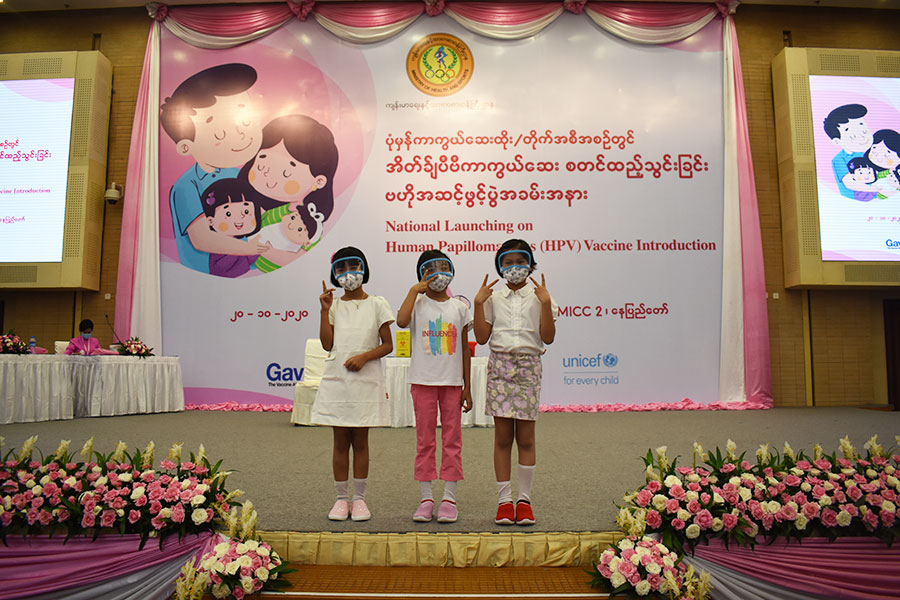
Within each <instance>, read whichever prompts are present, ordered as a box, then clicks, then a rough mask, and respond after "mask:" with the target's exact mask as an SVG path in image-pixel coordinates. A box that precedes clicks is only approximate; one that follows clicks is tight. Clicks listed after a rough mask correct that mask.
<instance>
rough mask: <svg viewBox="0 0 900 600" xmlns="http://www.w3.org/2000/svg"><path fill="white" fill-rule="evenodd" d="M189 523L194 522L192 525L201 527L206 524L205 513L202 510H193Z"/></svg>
mask: <svg viewBox="0 0 900 600" xmlns="http://www.w3.org/2000/svg"><path fill="white" fill-rule="evenodd" d="M191 521H193V522H194V525H203V524H204V523H206V511H205V510H203V509H202V508H196V509H194V512H192V513H191Z"/></svg>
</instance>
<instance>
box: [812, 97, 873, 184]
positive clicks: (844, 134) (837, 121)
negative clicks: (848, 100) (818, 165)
mask: <svg viewBox="0 0 900 600" xmlns="http://www.w3.org/2000/svg"><path fill="white" fill-rule="evenodd" d="M868 112H869V110H868V109H867V108H866V107H865V106H863V105H862V104H845V105H844V106H839V107H837V108H835V109H834V110H833V111H831V112H830V113H828V116H827V117H825V123H824V127H825V133H827V134H828V137H830V138H831V141H832V143H833V144H834V145H835V146H838V147H840V149H841V150H840V152H838V153H837V154H835V155H834V158H833V159H831V168H832V170H833V171H834V179H835V183H837V187H838V191H839V192H840V193H841V195H842V196H844V197H846V198H850V199H855V193H854V192H871V191H872V190H871V189H870V188H869V184H868V183H865V182H863V181H858V180H857V178H855V177H854V174H853V173H851V172H850V167H849V164H850V161H851V160H853V159H854V158H861V157H863V156H864V153H865V152H866V151H867V150H868V149H869V148H870V147H871V146H872V132H871V131H870V130H869V127H868V126H867V125H866V122H865V120H864V119H863V117H865V116H866V113H868ZM860 199H862V198H860Z"/></svg>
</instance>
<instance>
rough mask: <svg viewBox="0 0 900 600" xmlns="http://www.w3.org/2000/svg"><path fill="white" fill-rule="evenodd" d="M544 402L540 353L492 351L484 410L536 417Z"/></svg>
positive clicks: (526, 418)
mask: <svg viewBox="0 0 900 600" xmlns="http://www.w3.org/2000/svg"><path fill="white" fill-rule="evenodd" d="M540 402H541V357H540V356H535V355H533V354H514V353H509V352H491V356H490V358H488V372H487V402H486V403H485V406H484V414H486V415H490V416H492V417H506V418H508V419H521V420H523V421H536V420H537V416H538V406H539V405H540Z"/></svg>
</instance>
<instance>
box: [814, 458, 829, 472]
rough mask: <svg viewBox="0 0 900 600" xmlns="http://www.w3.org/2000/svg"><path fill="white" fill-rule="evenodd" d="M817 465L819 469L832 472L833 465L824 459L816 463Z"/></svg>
mask: <svg viewBox="0 0 900 600" xmlns="http://www.w3.org/2000/svg"><path fill="white" fill-rule="evenodd" d="M815 464H816V466H817V467H819V468H820V469H822V470H823V471H830V470H831V463H830V462H828V461H827V460H825V459H824V458H820V459H819V460H817V461H815Z"/></svg>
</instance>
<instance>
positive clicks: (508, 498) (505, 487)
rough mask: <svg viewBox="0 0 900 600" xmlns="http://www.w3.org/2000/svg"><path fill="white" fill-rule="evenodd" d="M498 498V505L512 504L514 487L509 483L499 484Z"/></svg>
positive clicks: (502, 482) (499, 482)
mask: <svg viewBox="0 0 900 600" xmlns="http://www.w3.org/2000/svg"><path fill="white" fill-rule="evenodd" d="M497 496H498V497H499V499H498V501H497V504H503V503H504V502H512V486H511V485H510V483H509V482H508V481H498V482H497Z"/></svg>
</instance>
